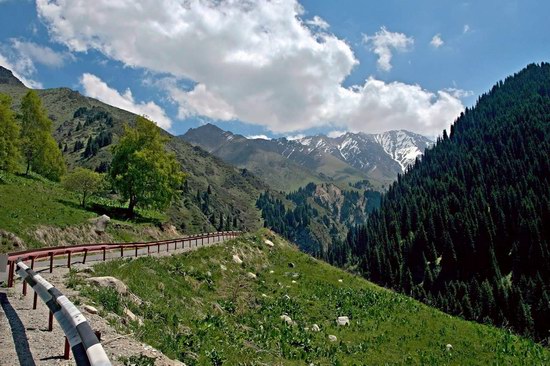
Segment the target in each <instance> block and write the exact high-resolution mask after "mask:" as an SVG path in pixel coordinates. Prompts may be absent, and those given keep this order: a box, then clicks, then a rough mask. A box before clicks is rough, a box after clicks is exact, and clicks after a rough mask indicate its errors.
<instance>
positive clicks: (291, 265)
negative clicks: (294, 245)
mask: <svg viewBox="0 0 550 366" xmlns="http://www.w3.org/2000/svg"><path fill="white" fill-rule="evenodd" d="M288 266H289V267H290V268H294V267H296V265H295V264H294V263H292V262H288Z"/></svg>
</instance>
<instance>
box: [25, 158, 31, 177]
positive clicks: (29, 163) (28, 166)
mask: <svg viewBox="0 0 550 366" xmlns="http://www.w3.org/2000/svg"><path fill="white" fill-rule="evenodd" d="M30 169H31V160H30V159H29V160H27V170H26V171H25V175H29V170H30Z"/></svg>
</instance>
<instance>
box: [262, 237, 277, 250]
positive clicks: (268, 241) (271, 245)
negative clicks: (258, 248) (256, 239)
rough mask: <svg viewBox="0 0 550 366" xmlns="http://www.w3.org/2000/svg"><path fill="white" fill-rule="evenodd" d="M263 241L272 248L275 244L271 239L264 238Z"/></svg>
mask: <svg viewBox="0 0 550 366" xmlns="http://www.w3.org/2000/svg"><path fill="white" fill-rule="evenodd" d="M264 243H265V244H266V245H267V246H269V247H272V248H273V247H274V246H275V244H273V242H272V241H271V240H267V239H266V240H265V241H264Z"/></svg>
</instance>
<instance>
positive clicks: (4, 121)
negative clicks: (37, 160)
mask: <svg viewBox="0 0 550 366" xmlns="http://www.w3.org/2000/svg"><path fill="white" fill-rule="evenodd" d="M20 158H21V153H20V150H19V125H18V124H17V122H16V120H15V115H14V113H13V111H12V110H11V98H10V97H9V96H7V95H4V94H0V170H3V171H6V172H10V173H11V172H13V171H15V170H16V169H17V164H18V163H19V159H20Z"/></svg>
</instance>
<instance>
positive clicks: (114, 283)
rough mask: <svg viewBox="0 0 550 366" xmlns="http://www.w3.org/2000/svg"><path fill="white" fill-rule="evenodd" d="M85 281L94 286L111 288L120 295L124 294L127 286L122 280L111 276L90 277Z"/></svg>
mask: <svg viewBox="0 0 550 366" xmlns="http://www.w3.org/2000/svg"><path fill="white" fill-rule="evenodd" d="M86 281H87V282H89V283H91V284H92V285H95V286H99V287H110V288H113V289H115V291H116V292H118V293H119V294H121V295H125V294H126V293H127V292H128V287H126V285H125V284H124V282H122V281H121V280H119V279H118V278H114V277H111V276H105V277H90V278H87V279H86Z"/></svg>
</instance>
